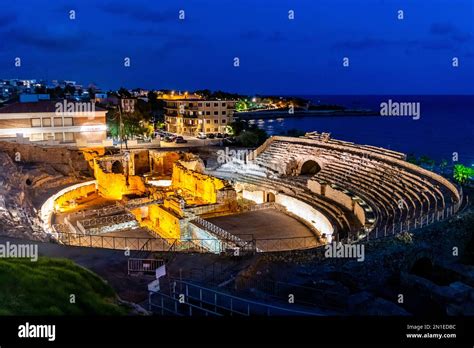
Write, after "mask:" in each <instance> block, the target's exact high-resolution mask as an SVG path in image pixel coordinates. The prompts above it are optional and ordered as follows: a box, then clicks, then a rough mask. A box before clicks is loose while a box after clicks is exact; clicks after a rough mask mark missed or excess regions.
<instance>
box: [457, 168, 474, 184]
mask: <svg viewBox="0 0 474 348" xmlns="http://www.w3.org/2000/svg"><path fill="white" fill-rule="evenodd" d="M453 177H454V180H456V181H457V182H458V183H460V184H465V183H466V182H467V181H468V180H470V179H471V178H473V177H474V169H473V168H469V167H466V166H464V165H462V164H456V165H455V166H454V173H453Z"/></svg>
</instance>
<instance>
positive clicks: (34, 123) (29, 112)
mask: <svg viewBox="0 0 474 348" xmlns="http://www.w3.org/2000/svg"><path fill="white" fill-rule="evenodd" d="M27 97H28V98H26V97H25V98H22V99H23V100H20V102H16V103H13V104H10V105H7V106H4V107H2V108H0V139H5V140H7V139H9V138H12V139H13V138H18V137H22V138H28V139H29V140H30V141H49V140H53V141H55V142H59V143H75V142H76V143H102V142H103V140H105V139H106V136H107V134H106V131H107V127H106V113H107V110H105V109H102V108H98V107H96V106H95V104H93V103H88V102H87V103H86V102H77V101H70V100H47V99H46V100H44V99H39V98H38V97H36V98H35V96H31V95H28V96H27Z"/></svg>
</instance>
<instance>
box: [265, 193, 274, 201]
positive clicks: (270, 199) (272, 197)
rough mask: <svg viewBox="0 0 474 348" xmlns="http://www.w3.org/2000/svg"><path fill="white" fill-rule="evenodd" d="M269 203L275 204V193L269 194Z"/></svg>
mask: <svg viewBox="0 0 474 348" xmlns="http://www.w3.org/2000/svg"><path fill="white" fill-rule="evenodd" d="M267 202H275V194H274V193H273V192H268V193H267Z"/></svg>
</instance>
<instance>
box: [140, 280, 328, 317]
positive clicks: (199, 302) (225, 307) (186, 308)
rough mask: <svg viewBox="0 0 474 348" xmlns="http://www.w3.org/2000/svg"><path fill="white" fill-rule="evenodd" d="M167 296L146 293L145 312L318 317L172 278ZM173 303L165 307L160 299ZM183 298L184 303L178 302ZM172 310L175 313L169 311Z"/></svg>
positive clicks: (306, 311) (310, 312)
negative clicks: (147, 302)
mask: <svg viewBox="0 0 474 348" xmlns="http://www.w3.org/2000/svg"><path fill="white" fill-rule="evenodd" d="M170 281H171V284H170V285H171V286H170V294H169V295H168V294H165V293H163V292H158V293H150V294H149V309H150V311H154V312H161V313H163V312H164V311H166V312H170V313H172V314H175V315H189V316H192V315H193V314H195V312H196V311H197V312H198V313H200V314H202V315H214V316H272V315H298V316H315V315H321V313H318V312H316V311H311V309H307V310H304V309H291V308H287V307H283V306H275V305H270V304H267V303H263V302H258V301H254V300H250V299H246V298H242V297H237V296H234V295H231V294H228V293H225V292H222V291H217V290H214V289H210V288H207V287H203V286H200V285H196V284H192V283H189V282H186V281H182V280H177V279H172V280H170ZM165 298H166V299H168V300H172V299H174V301H171V302H174V303H172V305H171V308H170V307H165V306H164V304H163V300H164V299H165ZM180 299H184V301H182V300H181V301H180ZM173 307H174V309H175V311H173Z"/></svg>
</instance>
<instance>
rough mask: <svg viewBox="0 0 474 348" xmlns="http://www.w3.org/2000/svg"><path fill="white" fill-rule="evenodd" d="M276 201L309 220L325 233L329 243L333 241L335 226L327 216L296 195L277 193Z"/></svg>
mask: <svg viewBox="0 0 474 348" xmlns="http://www.w3.org/2000/svg"><path fill="white" fill-rule="evenodd" d="M275 198H276V199H275V202H276V203H278V204H280V205H282V206H284V207H285V208H286V210H288V211H289V212H290V213H292V214H294V215H296V216H298V217H299V218H301V219H303V220H305V221H307V222H308V223H309V224H311V225H312V226H313V227H314V228H316V230H318V231H319V232H320V233H322V234H325V235H326V238H327V241H328V243H330V242H331V241H332V234H333V233H334V227H333V226H332V224H331V222H330V221H329V220H328V218H327V217H326V216H324V215H323V214H322V213H321V212H319V211H318V210H316V209H315V208H313V207H312V206H310V205H309V204H306V203H304V202H302V201H300V200H298V199H296V198H294V197H290V196H287V195H283V194H277V195H276V197H275Z"/></svg>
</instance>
